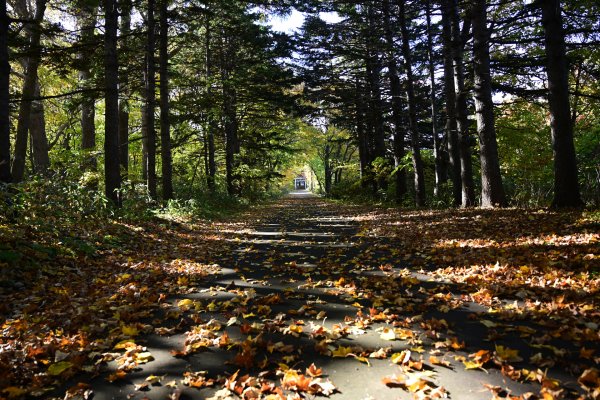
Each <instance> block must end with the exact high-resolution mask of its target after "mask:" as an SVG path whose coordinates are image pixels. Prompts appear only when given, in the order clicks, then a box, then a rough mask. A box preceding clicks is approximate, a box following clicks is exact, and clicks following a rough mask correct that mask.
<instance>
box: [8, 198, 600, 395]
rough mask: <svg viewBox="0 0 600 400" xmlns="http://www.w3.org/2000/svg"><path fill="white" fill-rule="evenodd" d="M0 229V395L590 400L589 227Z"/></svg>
mask: <svg viewBox="0 0 600 400" xmlns="http://www.w3.org/2000/svg"><path fill="white" fill-rule="evenodd" d="M52 224H53V228H51V229H50V228H48V227H46V228H44V229H42V228H40V227H36V226H33V225H32V226H19V227H14V226H0V239H1V242H0V246H1V247H0V267H1V268H2V277H3V278H2V281H1V282H0V283H1V285H0V316H1V317H2V338H1V341H0V399H4V398H11V399H12V398H15V399H16V398H36V397H37V398H61V399H63V398H64V399H86V398H93V399H98V400H104V399H144V398H148V399H196V398H212V399H237V398H244V399H258V398H265V399H294V398H314V397H315V396H327V397H330V398H332V399H392V398H399V399H411V398H416V399H436V398H447V397H448V398H452V399H460V400H469V399H493V398H495V399H499V398H510V399H537V398H541V399H562V398H565V399H576V398H580V399H598V398H600V377H599V374H600V371H599V370H598V364H599V363H600V345H599V343H600V333H599V332H600V329H599V326H600V311H599V310H600V308H599V306H600V296H599V288H600V243H599V242H600V224H599V222H598V218H597V216H595V217H594V215H593V214H582V213H580V212H561V213H556V212H551V211H547V210H537V211H536V210H519V209H505V210H479V209H471V210H444V211H406V210H397V209H380V208H374V207H366V206H349V205H340V204H336V203H333V202H329V201H325V200H322V199H320V198H317V197H314V196H310V195H307V194H306V193H296V194H293V195H291V196H289V197H287V198H285V199H283V200H280V201H277V202H274V203H272V204H268V205H265V206H262V207H260V208H255V209H252V210H250V211H249V212H247V213H246V214H244V215H241V216H237V217H234V218H232V219H230V220H229V221H223V222H213V223H208V222H205V223H194V224H191V223H188V222H185V221H179V222H177V221H166V220H153V221H150V222H144V223H136V224H128V223H125V222H122V221H121V222H119V221H113V222H105V223H98V221H96V222H95V223H89V224H77V225H73V226H71V227H69V228H68V229H67V228H66V227H61V225H60V221H54V222H53V223H51V225H52Z"/></svg>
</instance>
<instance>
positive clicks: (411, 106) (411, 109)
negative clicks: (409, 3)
mask: <svg viewBox="0 0 600 400" xmlns="http://www.w3.org/2000/svg"><path fill="white" fill-rule="evenodd" d="M398 5H399V12H398V16H399V19H400V30H401V33H402V45H401V46H402V56H403V59H404V73H405V74H406V94H407V97H408V127H409V130H410V138H411V147H412V163H413V170H414V185H415V204H416V205H417V207H423V206H424V205H425V176H424V172H423V161H422V159H421V145H420V140H419V127H418V121H417V99H416V94H415V87H414V75H413V65H412V51H411V48H410V38H409V34H408V25H407V22H406V12H405V11H406V9H405V0H399V1H398Z"/></svg>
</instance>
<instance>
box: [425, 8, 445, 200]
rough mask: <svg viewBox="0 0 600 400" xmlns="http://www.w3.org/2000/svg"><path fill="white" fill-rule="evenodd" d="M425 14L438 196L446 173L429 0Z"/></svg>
mask: <svg viewBox="0 0 600 400" xmlns="http://www.w3.org/2000/svg"><path fill="white" fill-rule="evenodd" d="M425 14H426V19H427V58H428V67H429V81H430V91H429V97H430V101H431V134H432V136H433V158H434V160H435V161H434V162H435V186H434V188H433V195H434V196H435V197H437V196H439V191H440V185H441V184H442V183H444V182H445V181H446V173H445V171H444V168H443V165H444V161H443V159H442V154H443V153H442V149H441V147H440V139H439V136H438V126H437V120H438V110H437V105H436V84H435V61H434V59H433V32H432V28H431V3H430V0H426V1H425Z"/></svg>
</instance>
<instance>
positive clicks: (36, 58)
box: [11, 0, 46, 182]
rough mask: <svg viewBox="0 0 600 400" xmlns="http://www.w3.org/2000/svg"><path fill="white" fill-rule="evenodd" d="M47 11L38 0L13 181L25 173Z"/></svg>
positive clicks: (18, 127) (16, 144) (17, 136)
mask: <svg viewBox="0 0 600 400" xmlns="http://www.w3.org/2000/svg"><path fill="white" fill-rule="evenodd" d="M45 12H46V0H36V2H35V16H34V18H33V19H34V21H33V23H32V24H31V28H30V29H31V30H30V32H31V33H30V35H29V55H28V57H27V61H25V63H26V71H25V79H24V82H23V93H22V96H21V104H20V105H19V117H18V120H17V135H16V138H15V154H14V160H13V164H12V171H11V173H12V180H13V182H21V181H22V180H23V175H24V174H25V160H26V157H27V138H28V136H29V127H30V125H31V109H32V106H33V99H34V96H35V88H36V85H37V70H38V66H39V63H40V38H41V26H40V24H41V23H42V20H43V19H44V13H45Z"/></svg>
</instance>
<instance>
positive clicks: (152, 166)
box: [144, 0, 156, 200]
mask: <svg viewBox="0 0 600 400" xmlns="http://www.w3.org/2000/svg"><path fill="white" fill-rule="evenodd" d="M154 8H155V2H154V0H148V13H147V17H146V19H147V28H146V29H147V36H146V57H145V58H146V71H145V77H146V88H145V97H146V105H145V115H144V119H145V120H146V129H147V131H146V132H147V133H146V184H147V186H148V194H149V196H150V198H151V199H153V200H156V128H155V126H154V110H155V108H156V64H155V62H154V50H155V47H156V35H155V29H156V23H155V19H154Z"/></svg>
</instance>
